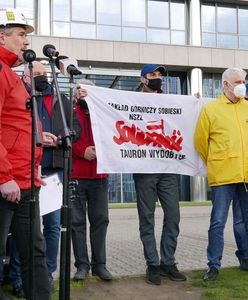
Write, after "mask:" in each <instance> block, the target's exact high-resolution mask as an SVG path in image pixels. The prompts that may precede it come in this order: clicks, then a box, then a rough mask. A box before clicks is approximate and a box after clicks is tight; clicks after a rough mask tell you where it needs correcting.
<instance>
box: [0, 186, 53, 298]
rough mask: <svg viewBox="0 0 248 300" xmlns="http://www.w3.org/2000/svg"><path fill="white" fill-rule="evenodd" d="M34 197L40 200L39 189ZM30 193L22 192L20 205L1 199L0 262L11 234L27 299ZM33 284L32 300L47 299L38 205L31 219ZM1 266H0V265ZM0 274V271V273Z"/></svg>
mask: <svg viewBox="0 0 248 300" xmlns="http://www.w3.org/2000/svg"><path fill="white" fill-rule="evenodd" d="M35 197H36V199H38V197H39V189H36V190H35ZM29 200H30V190H22V191H21V200H20V202H19V204H11V203H8V202H7V201H6V200H4V199H2V198H0V262H2V261H3V259H4V257H5V252H6V240H7V236H8V233H9V231H10V226H11V232H12V235H13V238H14V239H15V241H16V244H17V248H18V251H19V254H20V261H21V267H22V278H23V287H24V291H25V297H26V299H27V300H29V299H30V290H31V289H30V286H29V272H30V270H29V262H30V255H29V234H30V209H29V208H30V202H29ZM33 226H34V274H33V276H34V284H35V300H49V299H50V290H49V283H48V273H47V266H46V260H45V242H44V238H43V235H42V233H41V230H40V214H39V202H38V201H36V204H35V219H34V225H33ZM0 265H2V263H0ZM0 271H1V270H0Z"/></svg>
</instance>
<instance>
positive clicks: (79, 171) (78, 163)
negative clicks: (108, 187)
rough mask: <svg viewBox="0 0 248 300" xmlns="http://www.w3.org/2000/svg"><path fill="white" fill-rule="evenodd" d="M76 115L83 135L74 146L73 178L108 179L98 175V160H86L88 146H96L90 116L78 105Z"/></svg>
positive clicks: (105, 175)
mask: <svg viewBox="0 0 248 300" xmlns="http://www.w3.org/2000/svg"><path fill="white" fill-rule="evenodd" d="M75 111H76V115H77V117H78V120H79V122H80V125H81V128H82V130H81V135H80V138H79V139H78V140H76V141H75V142H74V143H73V144H72V165H73V170H72V175H71V177H72V178H75V179H99V178H106V177H107V174H97V173H96V166H97V160H96V159H93V160H92V161H88V160H87V159H85V158H84V153H85V150H86V148H87V147H88V146H94V145H95V144H94V140H93V134H92V129H91V122H90V115H89V114H88V113H86V112H85V110H84V109H83V108H81V107H80V106H79V105H76V109H75Z"/></svg>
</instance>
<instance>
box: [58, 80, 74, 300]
mask: <svg viewBox="0 0 248 300" xmlns="http://www.w3.org/2000/svg"><path fill="white" fill-rule="evenodd" d="M69 88H70V115H69V127H70V129H71V136H72V137H73V136H74V135H75V132H74V131H73V75H72V74H70V79H69ZM71 170H72V155H71V151H70V156H69V160H68V174H69V176H68V180H69V185H68V187H69V188H68V199H69V201H68V203H67V204H68V206H67V214H66V217H67V219H66V220H65V222H66V225H67V239H66V262H65V274H66V276H65V283H64V291H63V292H62V289H63V283H62V282H60V291H61V293H60V295H61V297H60V298H59V299H60V300H64V299H66V300H69V299H70V273H71V202H72V201H73V199H74V198H75V196H74V195H73V190H75V186H76V184H77V182H76V181H75V180H71ZM61 261H62V260H61ZM62 295H64V298H63V297H62Z"/></svg>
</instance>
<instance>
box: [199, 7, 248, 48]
mask: <svg viewBox="0 0 248 300" xmlns="http://www.w3.org/2000/svg"><path fill="white" fill-rule="evenodd" d="M247 18H248V7H247V6H246V7H244V6H239V5H225V6H224V5H221V4H218V3H215V4H210V3H207V2H206V3H204V4H203V5H202V6H201V28H202V46H205V47H218V48H234V49H237V48H242V49H248V28H247Z"/></svg>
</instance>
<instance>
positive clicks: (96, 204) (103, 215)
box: [71, 179, 109, 270]
mask: <svg viewBox="0 0 248 300" xmlns="http://www.w3.org/2000/svg"><path fill="white" fill-rule="evenodd" d="M75 196H76V198H75V200H74V201H73V202H72V210H71V220H72V244H73V250H74V256H75V266H76V267H77V268H85V269H87V270H88V269H89V268H90V261H89V257H88V250H87V230H86V229H87V222H86V215H87V213H88V219H89V223H90V244H91V254H92V255H91V267H92V268H95V267H98V266H99V265H105V264H106V234H107V227H108V223H109V218H108V180H107V179H95V180H78V186H77V189H76V191H75Z"/></svg>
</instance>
